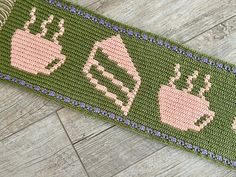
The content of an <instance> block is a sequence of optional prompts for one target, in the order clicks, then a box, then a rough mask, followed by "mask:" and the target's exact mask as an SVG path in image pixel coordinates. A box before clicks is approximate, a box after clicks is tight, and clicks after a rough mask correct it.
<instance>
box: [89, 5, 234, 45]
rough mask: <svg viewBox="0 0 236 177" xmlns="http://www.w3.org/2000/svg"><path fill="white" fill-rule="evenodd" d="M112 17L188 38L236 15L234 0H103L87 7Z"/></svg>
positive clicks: (167, 35)
mask: <svg viewBox="0 0 236 177" xmlns="http://www.w3.org/2000/svg"><path fill="white" fill-rule="evenodd" d="M88 8H89V9H92V10H96V12H98V13H100V14H103V15H105V16H107V17H109V18H112V19H114V20H117V21H120V22H122V23H125V24H129V25H132V26H135V27H138V28H141V29H143V30H147V31H150V32H154V33H157V34H161V35H164V36H165V37H169V38H172V39H174V40H178V41H179V42H185V41H188V40H189V39H191V38H193V37H194V36H196V35H199V34H201V33H203V32H204V31H207V30H208V29H210V28H212V27H214V26H215V25H217V24H219V23H221V22H223V21H225V20H227V19H229V18H230V17H232V16H234V15H236V1H232V0H224V1H219V0H211V1H208V0H199V1H189V0H166V1H158V2H157V1H155V0H145V1H141V0H140V1H138V2H137V0H120V1H116V0H109V1H108V0H100V1H98V2H97V3H94V4H92V5H90V6H89V7H88Z"/></svg>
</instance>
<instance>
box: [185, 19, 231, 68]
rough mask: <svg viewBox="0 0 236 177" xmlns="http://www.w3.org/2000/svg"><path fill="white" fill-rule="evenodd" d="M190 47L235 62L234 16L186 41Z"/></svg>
mask: <svg viewBox="0 0 236 177" xmlns="http://www.w3.org/2000/svg"><path fill="white" fill-rule="evenodd" d="M186 44H187V45H188V46H191V47H192V48H194V49H196V50H198V51H201V52H204V53H207V54H209V55H212V56H215V57H218V58H221V59H224V60H225V61H229V62H231V63H234V64H236V17H234V18H231V19H229V20H228V21H226V22H224V23H221V24H219V25H217V26H215V27H214V28H212V29H211V30H209V31H207V32H205V33H203V34H202V35H200V36H197V37H196V38H194V39H193V40H191V41H189V42H187V43H186Z"/></svg>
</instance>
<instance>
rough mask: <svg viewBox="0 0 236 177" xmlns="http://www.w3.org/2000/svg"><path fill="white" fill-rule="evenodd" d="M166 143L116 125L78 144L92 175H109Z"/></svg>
mask: <svg viewBox="0 0 236 177" xmlns="http://www.w3.org/2000/svg"><path fill="white" fill-rule="evenodd" d="M163 147H165V145H163V144H161V143H158V142H155V141H153V140H149V139H147V138H145V137H142V136H139V135H136V134H134V133H133V132H129V131H128V130H124V129H122V128H119V127H113V128H111V129H109V130H107V131H105V132H103V133H101V134H99V135H97V136H95V137H93V138H91V139H89V138H88V139H85V140H83V141H80V142H78V143H77V144H75V148H76V149H77V151H78V153H79V155H80V157H81V160H82V162H83V164H84V166H85V168H86V169H87V172H88V174H89V176H90V177H100V176H102V177H108V176H109V177H110V176H113V175H114V174H116V173H118V172H119V171H122V170H124V169H125V168H127V167H129V166H130V165H132V164H134V163H137V162H138V161H140V160H141V159H143V158H144V157H147V156H149V155H151V154H152V153H154V152H156V151H158V150H159V149H161V148H163Z"/></svg>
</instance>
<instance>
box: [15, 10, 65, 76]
mask: <svg viewBox="0 0 236 177" xmlns="http://www.w3.org/2000/svg"><path fill="white" fill-rule="evenodd" d="M35 12H36V8H35V7H34V8H33V9H32V10H31V12H30V16H31V19H30V20H29V21H27V22H26V23H25V25H24V29H23V30H21V29H17V30H16V31H15V33H14V35H13V37H12V41H11V66H13V67H15V68H17V69H19V70H22V71H25V72H28V73H31V74H35V75H36V74H39V73H41V74H45V75H50V74H51V73H53V72H54V71H55V70H56V69H58V68H59V67H60V66H61V65H62V64H63V63H64V62H65V60H66V56H65V55H63V54H61V50H62V46H60V45H59V41H58V37H60V36H63V34H64V20H63V19H61V20H60V22H59V25H58V27H59V28H60V30H59V32H56V33H55V34H54V35H53V38H52V40H53V41H50V40H47V39H45V38H43V37H45V35H46V33H47V31H48V29H47V25H48V24H50V23H52V21H53V18H54V16H53V15H50V16H49V17H48V20H45V21H43V23H42V24H41V29H42V31H41V33H38V34H36V35H34V34H31V33H30V30H29V26H30V25H31V24H34V22H35V20H36V15H35ZM55 60H58V62H57V63H56V64H54V65H53V66H52V67H51V68H48V66H49V64H52V62H53V61H55Z"/></svg>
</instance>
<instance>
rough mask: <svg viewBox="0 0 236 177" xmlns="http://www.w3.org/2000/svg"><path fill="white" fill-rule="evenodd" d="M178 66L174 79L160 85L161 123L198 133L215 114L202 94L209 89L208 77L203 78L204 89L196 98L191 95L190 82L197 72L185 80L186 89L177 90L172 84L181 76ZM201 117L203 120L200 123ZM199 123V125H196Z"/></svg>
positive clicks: (177, 66) (191, 85)
mask: <svg viewBox="0 0 236 177" xmlns="http://www.w3.org/2000/svg"><path fill="white" fill-rule="evenodd" d="M179 70H180V65H179V64H177V65H176V67H175V73H176V76H175V77H171V78H170V81H169V84H168V85H162V86H161V88H160V91H159V94H158V99H159V105H160V115H161V122H163V123H165V124H168V125H170V126H172V127H174V128H177V129H180V130H183V131H187V130H194V131H200V130H201V129H203V128H204V127H205V126H207V125H208V124H209V123H210V122H211V121H212V120H213V118H214V116H215V112H213V111H210V110H209V102H208V101H207V100H206V98H205V96H204V93H205V92H207V91H209V90H210V88H211V83H210V75H206V77H205V88H201V90H200V91H199V94H198V96H195V95H192V94H191V91H192V89H193V84H192V81H193V80H194V79H196V78H197V76H198V71H195V72H194V73H193V75H191V76H189V77H188V79H187V84H188V88H187V89H183V90H178V89H177V88H176V87H175V85H174V82H175V81H176V80H178V79H179V78H180V76H181V73H180V71H179ZM202 117H205V119H204V120H202V121H200V119H201V118H202ZM197 121H199V125H197V124H196V123H197Z"/></svg>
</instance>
